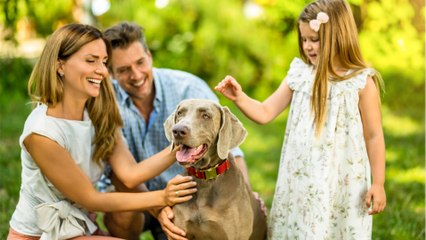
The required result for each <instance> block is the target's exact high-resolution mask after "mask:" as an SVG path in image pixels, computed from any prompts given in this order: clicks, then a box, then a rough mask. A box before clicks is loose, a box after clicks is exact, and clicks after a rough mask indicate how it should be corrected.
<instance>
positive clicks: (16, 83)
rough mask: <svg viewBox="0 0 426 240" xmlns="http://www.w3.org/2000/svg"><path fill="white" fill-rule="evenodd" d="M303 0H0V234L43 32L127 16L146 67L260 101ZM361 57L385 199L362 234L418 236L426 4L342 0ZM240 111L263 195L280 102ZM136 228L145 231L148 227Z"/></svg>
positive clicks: (276, 143) (274, 79) (280, 66)
mask: <svg viewBox="0 0 426 240" xmlns="http://www.w3.org/2000/svg"><path fill="white" fill-rule="evenodd" d="M309 2H310V1H305V0H287V1H285V0H214V1H212V0H55V1H51V0H0V8H1V9H0V239H5V238H6V236H7V232H8V221H9V219H10V216H11V214H12V212H13V210H14V207H15V205H16V203H17V200H18V194H19V186H20V170H21V166H20V149H19V145H18V138H19V136H20V134H21V131H22V128H23V124H24V121H25V119H26V117H27V115H28V114H29V112H30V111H31V106H30V104H28V101H29V98H28V95H27V90H26V85H27V82H28V78H29V75H30V73H31V69H32V67H33V64H34V62H35V60H36V59H37V57H38V56H39V54H40V52H41V50H42V48H43V46H44V43H45V40H46V38H47V37H48V36H49V34H51V33H52V32H53V31H54V30H55V29H57V28H58V27H60V26H62V25H64V24H67V23H71V22H80V23H87V24H92V25H95V26H97V27H99V28H100V29H105V28H106V27H108V26H110V25H112V24H115V23H117V22H119V21H134V22H136V23H138V24H140V25H142V26H144V28H145V30H146V36H147V41H148V44H149V46H150V49H151V51H152V54H153V58H154V65H155V66H156V67H167V68H175V69H181V70H185V71H188V72H191V73H194V74H196V75H198V76H200V77H201V78H203V79H204V80H205V81H206V82H207V83H208V84H209V85H210V86H211V87H214V86H215V85H216V84H217V83H218V82H219V81H220V80H221V79H222V78H223V77H224V76H225V75H227V74H231V75H233V76H235V77H236V78H237V79H238V80H239V81H240V83H241V84H242V86H243V88H244V89H245V90H246V92H247V93H248V94H249V95H250V96H252V97H255V98H257V99H259V100H263V99H265V98H266V97H267V96H268V95H269V94H271V93H272V92H273V91H274V90H275V89H276V88H277V87H278V85H279V84H280V82H281V81H282V79H283V78H284V77H285V75H286V72H287V70H288V67H289V64H290V62H291V61H292V59H293V58H294V57H296V56H298V46H297V31H296V29H295V26H296V19H297V17H298V15H299V13H300V11H301V10H302V8H303V7H304V6H305V5H306V4H307V3H309ZM349 3H350V4H351V6H352V9H353V12H354V15H355V19H356V22H357V25H358V30H359V41H360V45H361V49H362V52H363V55H364V58H365V59H366V61H367V62H368V64H370V65H371V66H373V67H375V68H376V69H377V70H378V71H380V72H381V74H382V76H383V78H384V81H385V91H384V92H383V93H382V113H383V126H384V131H385V138H386V145H387V146H386V147H387V149H386V155H387V157H386V161H387V168H386V185H385V187H386V191H387V199H388V202H387V204H388V205H387V208H386V210H385V212H384V213H382V214H380V215H378V216H374V220H373V239H384V240H390V239H403V240H405V239H425V121H424V120H425V55H424V53H425V42H424V40H425V16H424V14H425V7H424V5H425V3H424V1H423V0H349ZM220 100H221V103H222V104H223V105H227V106H229V107H230V108H231V110H232V111H233V112H234V113H235V114H236V115H237V116H238V117H239V118H240V120H241V121H242V122H243V124H244V125H245V127H246V128H247V130H248V132H249V135H248V137H247V139H246V141H245V142H244V143H243V144H242V146H241V147H242V149H243V150H244V151H245V154H246V161H247V164H248V166H249V173H250V180H251V183H252V186H253V188H254V190H255V191H257V192H259V193H260V195H261V197H262V198H263V199H264V200H265V202H266V204H267V206H268V207H270V206H271V203H272V198H273V193H274V188H275V181H276V179H277V171H278V165H279V159H280V153H281V146H282V141H283V136H284V130H285V125H286V119H287V113H288V112H287V111H285V112H283V113H282V114H281V115H280V116H279V117H278V118H277V119H275V120H274V121H273V122H272V123H270V124H268V125H257V124H254V123H252V122H250V121H249V120H247V118H245V117H244V116H243V115H242V114H241V113H240V112H239V110H237V109H236V108H235V107H234V106H233V105H232V103H230V102H229V101H227V100H225V99H224V98H221V97H220ZM141 239H152V237H151V235H150V234H149V233H146V234H144V235H142V236H141Z"/></svg>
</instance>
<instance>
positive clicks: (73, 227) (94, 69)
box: [8, 24, 196, 239]
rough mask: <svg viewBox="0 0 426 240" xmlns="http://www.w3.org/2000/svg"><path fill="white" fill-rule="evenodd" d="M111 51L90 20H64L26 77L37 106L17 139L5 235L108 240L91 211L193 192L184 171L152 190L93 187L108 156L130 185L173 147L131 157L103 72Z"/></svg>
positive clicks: (155, 203) (174, 199) (157, 202)
mask: <svg viewBox="0 0 426 240" xmlns="http://www.w3.org/2000/svg"><path fill="white" fill-rule="evenodd" d="M110 52H111V50H110V46H109V44H108V42H107V41H106V40H105V39H104V37H103V35H102V33H101V32H100V31H99V30H98V29H96V28H94V27H91V26H87V25H82V24H70V25H66V26H64V27H62V28H60V29H58V30H57V31H55V32H54V33H53V34H52V36H51V37H50V38H49V39H48V41H47V43H46V46H45V48H44V50H43V52H42V54H41V56H40V58H39V60H38V62H37V63H36V65H35V67H34V70H33V72H32V74H31V77H30V81H29V84H28V90H29V94H30V96H31V97H32V99H33V101H34V102H35V103H36V106H35V108H34V109H33V111H32V112H31V114H30V115H29V117H28V118H27V120H26V122H25V126H24V130H23V133H22V135H21V137H20V139H19V143H20V145H21V148H22V151H21V160H22V184H21V189H20V198H19V202H18V204H17V207H16V209H15V212H14V213H13V215H12V218H11V220H10V231H9V236H8V239H71V238H73V239H74V238H77V239H92V238H93V239H109V238H111V237H106V236H94V235H96V231H97V226H96V224H95V223H94V222H93V220H92V219H90V218H89V213H90V212H96V211H101V212H111V211H135V210H146V209H150V208H157V207H159V208H160V207H164V206H172V205H174V204H176V203H180V202H184V201H187V200H189V199H191V198H192V196H191V194H192V193H194V192H195V191H196V188H195V183H194V182H193V181H191V178H189V177H182V176H177V177H176V178H174V179H172V180H171V181H170V182H169V183H168V185H167V187H166V188H165V189H164V190H158V191H152V192H145V193H122V192H120V193H118V192H115V193H100V192H98V191H97V190H96V189H95V187H94V184H95V183H96V182H97V181H98V179H99V177H100V175H101V173H102V172H103V166H104V162H106V161H107V162H108V163H109V164H110V165H111V167H112V170H113V171H114V173H115V175H116V176H117V177H118V178H119V179H120V180H121V182H123V183H124V184H125V185H126V186H127V187H129V188H132V187H134V186H137V185H139V184H140V183H142V182H144V181H146V180H148V179H150V178H152V177H154V176H156V175H158V174H160V173H161V172H162V171H163V170H165V169H166V168H167V167H168V166H170V165H172V164H173V163H174V161H175V152H176V149H175V150H173V151H170V150H167V149H165V150H163V151H162V152H160V153H158V154H157V155H154V156H153V157H151V158H149V159H147V160H146V161H143V162H141V163H139V164H137V163H136V161H135V160H134V159H133V157H132V155H131V153H130V152H129V151H128V149H127V146H126V145H125V143H124V142H123V137H122V136H121V131H120V128H121V125H122V121H121V119H120V115H119V112H118V109H117V105H116V101H115V99H114V94H113V89H112V85H111V82H110V81H109V79H108V70H107V64H108V59H109V58H108V56H109V55H110Z"/></svg>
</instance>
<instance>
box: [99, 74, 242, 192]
mask: <svg viewBox="0 0 426 240" xmlns="http://www.w3.org/2000/svg"><path fill="white" fill-rule="evenodd" d="M153 75H154V85H155V99H154V108H153V111H152V112H151V114H150V119H149V121H148V122H147V121H146V120H145V119H144V118H143V117H142V116H141V114H140V113H139V111H138V110H137V108H136V106H135V105H134V104H133V101H132V100H131V98H130V96H129V95H128V94H127V93H126V92H125V91H124V90H123V89H122V88H121V87H120V86H119V84H118V82H117V81H115V80H113V86H114V90H115V93H116V97H117V101H118V105H119V109H120V114H121V117H122V119H123V124H124V127H123V130H122V132H123V136H124V138H125V139H126V142H127V144H128V147H129V149H130V152H131V153H132V154H133V156H134V158H135V159H136V160H137V161H143V160H144V159H147V158H148V157H150V156H152V155H154V154H155V153H158V152H159V151H161V150H163V149H164V148H165V147H167V146H168V145H169V144H170V143H169V141H168V140H167V138H166V136H165V134H164V127H163V123H164V122H165V120H166V119H167V117H168V116H169V115H170V114H171V113H172V112H173V111H174V110H175V109H176V106H177V105H178V104H179V103H180V102H181V101H182V100H184V99H189V98H203V99H210V100H214V101H218V99H217V97H216V95H215V94H214V93H213V91H212V90H211V89H210V87H209V86H208V85H207V84H206V82H204V81H203V80H202V79H200V78H198V77H197V76H195V75H193V74H190V73H187V72H183V71H179V70H171V69H159V68H153ZM232 153H233V154H234V155H235V156H242V155H243V153H242V151H241V150H240V149H239V148H236V149H233V151H232ZM183 170H184V169H183V168H182V167H181V166H180V165H179V164H178V163H174V164H173V165H172V166H170V167H169V168H168V169H167V170H166V171H164V172H162V173H161V174H160V175H159V176H157V177H155V178H154V179H152V180H150V181H148V182H146V185H147V187H148V189H149V190H151V191H152V190H158V189H164V188H165V187H166V185H167V182H168V181H169V180H170V179H172V178H173V177H174V176H176V175H177V174H180V173H182V172H183ZM102 179H103V180H101V182H100V183H99V184H98V187H99V188H100V190H101V191H102V190H104V189H105V188H106V187H107V185H108V184H109V183H108V179H105V178H104V177H103V178H102Z"/></svg>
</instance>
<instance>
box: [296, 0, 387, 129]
mask: <svg viewBox="0 0 426 240" xmlns="http://www.w3.org/2000/svg"><path fill="white" fill-rule="evenodd" d="M319 12H324V13H326V14H327V15H328V16H329V20H328V22H327V23H323V24H321V25H320V28H319V31H318V35H319V41H320V50H319V51H320V53H319V59H318V65H317V66H316V67H317V69H316V75H315V81H314V86H313V89H312V91H313V92H312V102H311V107H312V111H313V113H314V117H315V118H314V121H315V122H314V123H315V132H316V134H317V136H318V135H319V134H320V133H321V130H322V127H323V125H324V122H325V120H326V116H327V96H328V92H327V91H328V81H343V80H346V79H348V78H351V77H353V76H355V75H357V74H359V73H360V72H361V71H363V70H364V69H365V68H367V64H366V63H365V61H364V59H363V57H362V54H361V50H360V47H359V43H358V31H357V27H356V24H355V20H354V17H353V14H352V10H351V8H350V6H349V4H348V3H346V1H344V0H317V1H315V2H312V3H310V4H308V5H307V6H306V7H305V8H304V9H303V11H302V13H301V14H300V16H299V19H298V25H299V24H300V23H301V22H304V23H309V21H310V20H313V19H316V17H317V14H318V13H319ZM297 29H298V36H299V53H300V56H301V58H302V60H303V61H304V62H305V63H310V62H309V59H308V57H307V56H306V55H305V53H304V51H303V40H302V37H301V33H300V28H299V26H298V28H297ZM336 58H337V59H338V60H339V61H340V63H341V67H342V68H344V69H351V70H353V72H351V74H348V75H345V76H339V75H338V74H337V73H336V72H337V70H338V69H336V68H335V66H334V65H333V63H334V60H335V59H336ZM310 64H312V63H310ZM373 79H374V81H375V83H376V86H377V87H381V86H382V85H383V81H382V79H381V76H380V74H379V73H378V72H376V74H375V75H374V76H373Z"/></svg>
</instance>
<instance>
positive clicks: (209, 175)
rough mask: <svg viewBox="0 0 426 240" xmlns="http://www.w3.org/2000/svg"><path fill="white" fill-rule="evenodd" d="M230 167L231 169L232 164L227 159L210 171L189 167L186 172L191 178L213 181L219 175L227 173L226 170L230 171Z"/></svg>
mask: <svg viewBox="0 0 426 240" xmlns="http://www.w3.org/2000/svg"><path fill="white" fill-rule="evenodd" d="M230 167H231V163H230V162H229V160H228V159H225V160H224V161H223V162H221V163H219V164H218V165H216V166H214V167H211V168H208V169H203V170H198V169H196V168H194V167H189V168H186V170H187V171H188V173H189V175H191V176H195V177H197V178H199V179H205V180H211V179H214V178H216V177H217V176H218V175H220V174H222V173H224V172H226V170H228V169H229V168H230Z"/></svg>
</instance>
